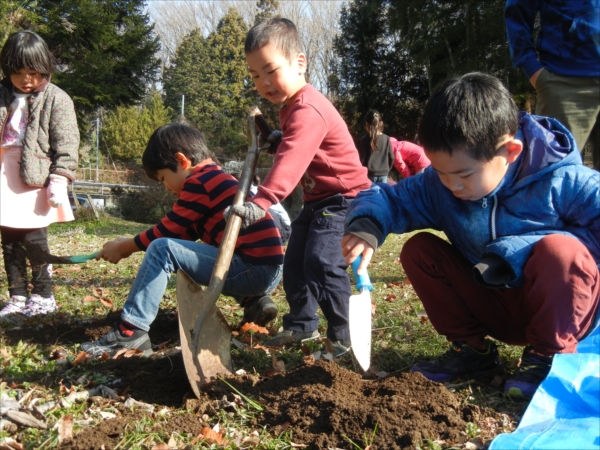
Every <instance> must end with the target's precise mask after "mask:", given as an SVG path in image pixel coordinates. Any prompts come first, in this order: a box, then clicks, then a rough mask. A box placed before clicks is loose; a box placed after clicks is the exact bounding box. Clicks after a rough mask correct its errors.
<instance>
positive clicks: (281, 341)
mask: <svg viewBox="0 0 600 450" xmlns="http://www.w3.org/2000/svg"><path fill="white" fill-rule="evenodd" d="M318 337H320V334H319V332H318V331H317V330H315V331H306V332H305V331H292V330H283V331H282V332H281V333H279V334H277V335H276V336H274V337H272V338H271V339H269V340H268V341H265V342H264V343H263V345H264V346H265V347H281V346H282V345H285V344H293V343H294V342H301V341H305V340H312V339H317V338H318Z"/></svg>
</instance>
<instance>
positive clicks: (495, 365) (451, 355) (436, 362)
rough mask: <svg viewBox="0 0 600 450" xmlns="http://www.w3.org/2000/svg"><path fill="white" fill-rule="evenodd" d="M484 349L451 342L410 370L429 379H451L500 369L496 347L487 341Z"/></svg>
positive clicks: (441, 380)
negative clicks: (439, 354)
mask: <svg viewBox="0 0 600 450" xmlns="http://www.w3.org/2000/svg"><path fill="white" fill-rule="evenodd" d="M487 344H488V348H487V350H486V351H478V350H475V349H474V348H471V347H469V346H468V345H467V344H465V343H462V342H453V343H452V345H451V346H450V350H448V351H447V352H446V353H444V354H443V355H441V356H439V357H437V358H436V359H433V360H431V361H425V362H420V363H417V364H415V365H414V366H413V367H412V369H411V372H419V373H421V374H423V376H425V378H427V379H429V380H431V381H438V382H443V381H451V380H454V379H456V378H467V377H478V376H481V375H485V374H486V373H490V372H493V371H496V370H498V369H500V368H501V367H502V366H501V363H500V357H499V355H498V347H496V344H494V343H493V342H491V341H487Z"/></svg>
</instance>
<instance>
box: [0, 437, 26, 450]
mask: <svg viewBox="0 0 600 450" xmlns="http://www.w3.org/2000/svg"><path fill="white" fill-rule="evenodd" d="M0 450H25V446H24V445H23V444H19V443H18V442H17V441H15V440H14V439H13V438H9V437H8V438H4V440H3V441H2V442H1V443H0Z"/></svg>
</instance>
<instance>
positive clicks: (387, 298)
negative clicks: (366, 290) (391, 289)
mask: <svg viewBox="0 0 600 450" xmlns="http://www.w3.org/2000/svg"><path fill="white" fill-rule="evenodd" d="M385 299H386V301H388V302H392V301H394V300H396V296H395V295H394V294H389V295H388V296H387V297H386V298H385Z"/></svg>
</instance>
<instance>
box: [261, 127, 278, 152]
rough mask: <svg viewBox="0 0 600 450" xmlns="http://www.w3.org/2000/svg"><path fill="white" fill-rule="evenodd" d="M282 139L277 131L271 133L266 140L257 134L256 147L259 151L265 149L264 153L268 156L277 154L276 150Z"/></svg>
mask: <svg viewBox="0 0 600 450" xmlns="http://www.w3.org/2000/svg"><path fill="white" fill-rule="evenodd" d="M282 137H283V133H282V132H281V131H279V130H275V131H272V132H271V134H269V136H267V138H266V139H265V137H264V136H263V135H262V134H259V135H258V146H259V147H260V148H261V149H263V148H264V149H266V150H267V151H266V153H268V154H269V155H274V154H275V153H277V149H278V148H279V144H281V138H282Z"/></svg>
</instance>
